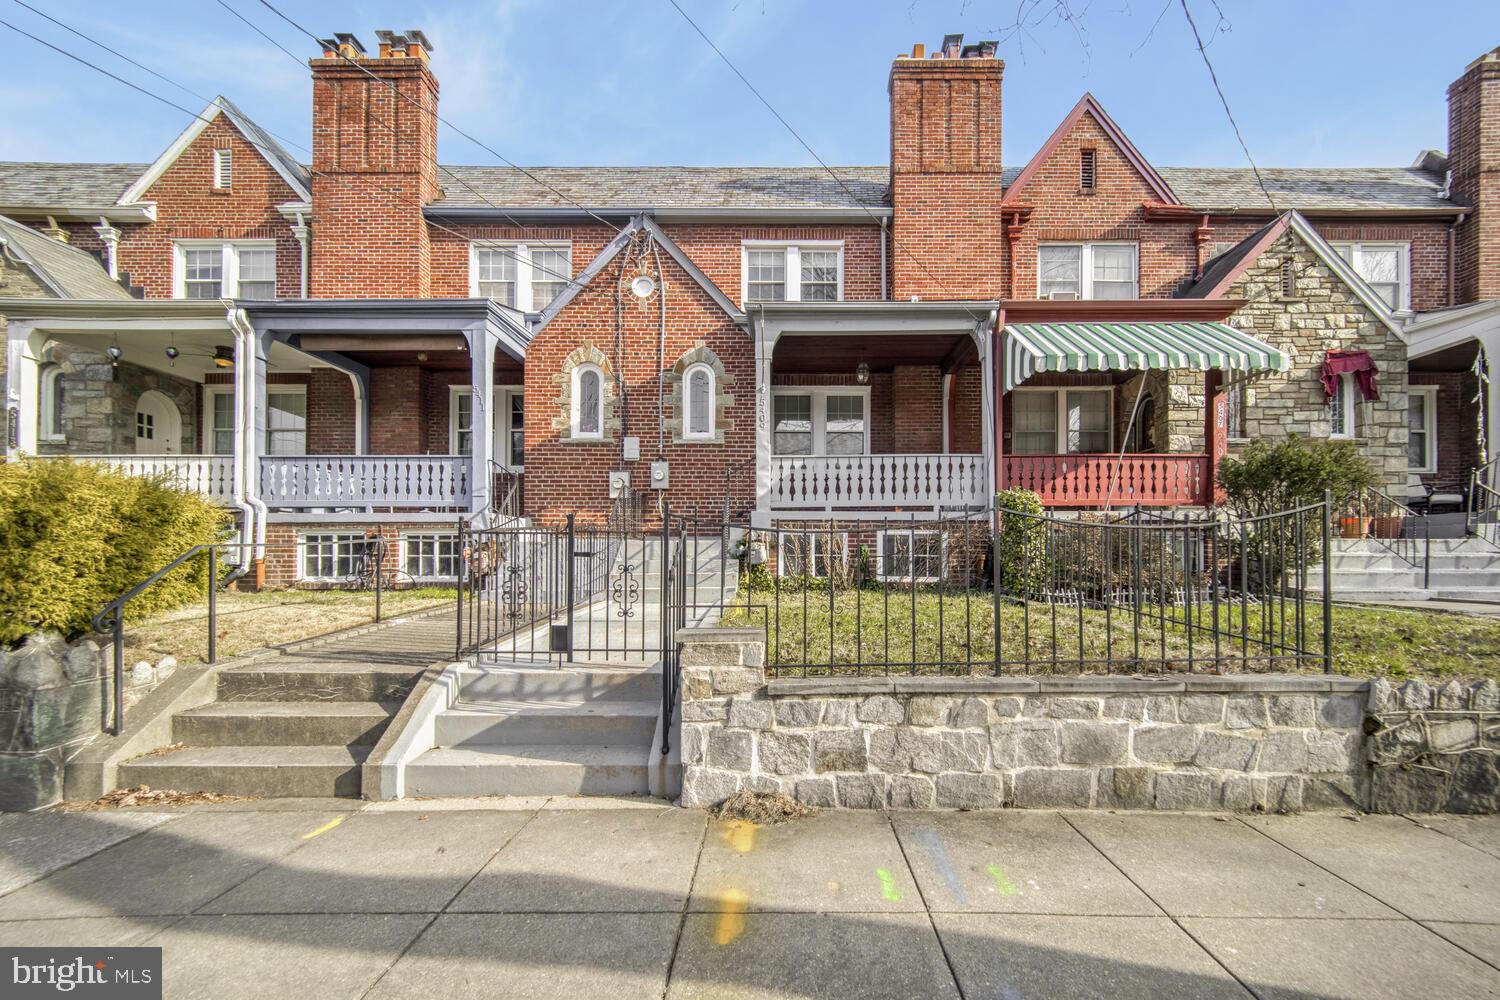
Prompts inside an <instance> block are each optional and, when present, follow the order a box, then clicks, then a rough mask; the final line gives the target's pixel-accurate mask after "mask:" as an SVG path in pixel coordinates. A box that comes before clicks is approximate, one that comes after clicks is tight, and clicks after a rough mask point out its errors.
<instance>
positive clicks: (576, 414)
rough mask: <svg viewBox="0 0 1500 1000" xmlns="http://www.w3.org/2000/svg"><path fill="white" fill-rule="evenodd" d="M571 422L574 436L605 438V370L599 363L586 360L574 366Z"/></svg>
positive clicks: (570, 411)
mask: <svg viewBox="0 0 1500 1000" xmlns="http://www.w3.org/2000/svg"><path fill="white" fill-rule="evenodd" d="M590 389H592V391H590ZM569 422H570V424H571V425H572V428H573V430H572V435H573V437H575V438H599V439H601V440H602V439H603V437H604V371H603V369H601V368H600V367H599V366H598V365H595V364H590V363H588V362H585V363H583V364H581V365H576V366H574V368H573V393H572V403H571V406H570V410H569Z"/></svg>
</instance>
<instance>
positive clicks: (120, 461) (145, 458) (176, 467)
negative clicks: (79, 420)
mask: <svg viewBox="0 0 1500 1000" xmlns="http://www.w3.org/2000/svg"><path fill="white" fill-rule="evenodd" d="M69 457H71V458H73V459H76V460H77V461H80V462H100V463H103V464H104V465H109V466H112V467H114V468H116V469H119V470H120V471H121V472H124V473H125V474H127V475H131V476H166V477H167V478H168V479H169V480H171V482H172V483H174V484H175V485H177V486H178V487H180V488H181V489H184V490H188V491H191V492H194V493H202V494H204V495H205V496H207V497H208V498H209V499H211V500H216V501H221V502H227V501H228V500H229V498H230V497H232V496H233V495H234V457H233V456H232V455H72V456H69Z"/></svg>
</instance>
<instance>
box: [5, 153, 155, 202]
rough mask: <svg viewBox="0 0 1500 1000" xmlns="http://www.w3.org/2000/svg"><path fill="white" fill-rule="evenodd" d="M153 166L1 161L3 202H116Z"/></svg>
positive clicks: (143, 164)
mask: <svg viewBox="0 0 1500 1000" xmlns="http://www.w3.org/2000/svg"><path fill="white" fill-rule="evenodd" d="M150 165H151V164H149V163H8V162H0V205H8V206H11V207H17V206H25V205H81V206H82V205H87V206H94V205H113V204H114V203H115V202H116V201H118V200H119V198H120V195H122V194H123V193H124V192H125V189H126V188H128V187H129V186H130V185H131V184H132V183H134V181H135V179H136V178H137V177H139V176H141V174H143V173H145V172H146V168H147V167H149V166H150Z"/></svg>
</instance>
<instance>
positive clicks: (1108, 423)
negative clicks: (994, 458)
mask: <svg viewBox="0 0 1500 1000" xmlns="http://www.w3.org/2000/svg"><path fill="white" fill-rule="evenodd" d="M1112 396H1113V390H1111V389H1017V390H1015V391H1014V392H1013V393H1012V394H1011V420H1012V428H1011V450H1012V452H1013V453H1014V454H1017V455H1065V454H1071V453H1085V454H1088V453H1099V452H1107V451H1109V450H1110V449H1111V447H1112V444H1111V441H1112V439H1113V437H1114V434H1113V430H1112V422H1113V414H1112V412H1111V410H1112V407H1111V401H1112Z"/></svg>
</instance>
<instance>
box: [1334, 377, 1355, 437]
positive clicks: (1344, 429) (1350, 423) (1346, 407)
mask: <svg viewBox="0 0 1500 1000" xmlns="http://www.w3.org/2000/svg"><path fill="white" fill-rule="evenodd" d="M1358 399H1359V389H1358V388H1357V387H1356V386H1355V384H1354V376H1353V375H1350V374H1344V375H1340V376H1339V378H1338V381H1337V382H1335V383H1334V390H1333V398H1332V399H1330V400H1329V401H1328V436H1329V437H1334V438H1352V437H1354V435H1355V406H1354V404H1355V402H1356V401H1357V400H1358Z"/></svg>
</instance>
